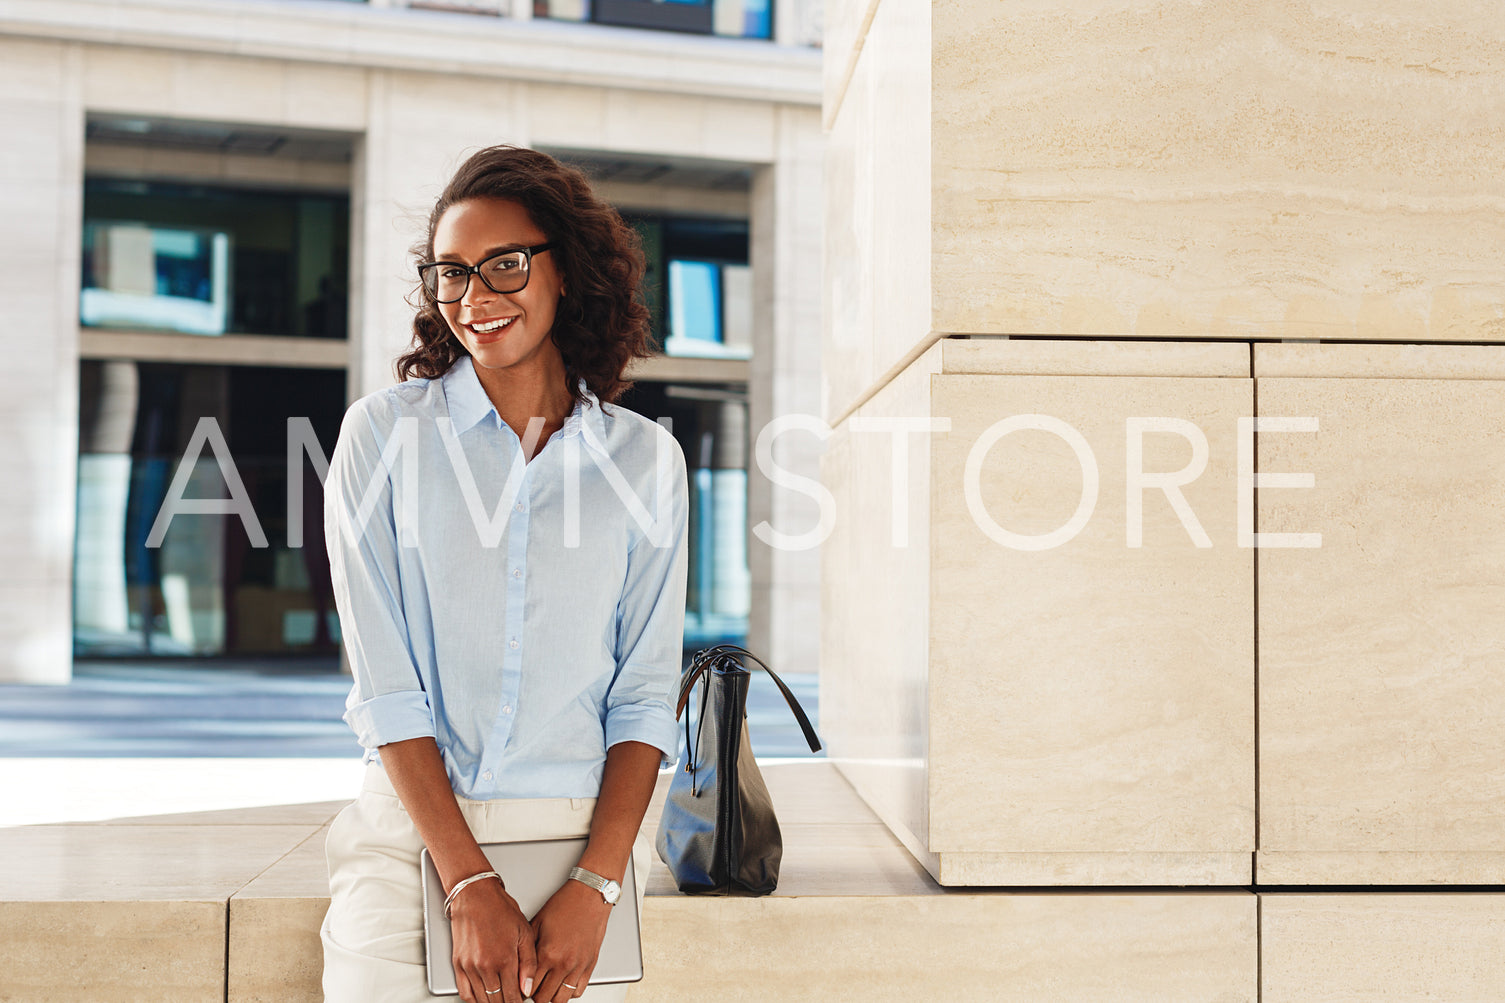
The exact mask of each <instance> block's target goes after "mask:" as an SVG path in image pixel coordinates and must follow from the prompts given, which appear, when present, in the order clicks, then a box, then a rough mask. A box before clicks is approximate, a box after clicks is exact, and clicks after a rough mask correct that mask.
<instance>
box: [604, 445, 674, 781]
mask: <svg viewBox="0 0 1505 1003" xmlns="http://www.w3.org/2000/svg"><path fill="white" fill-rule="evenodd" d="M661 435H662V437H663V439H664V440H667V444H672V449H666V450H665V453H666V454H669V455H670V456H671V459H670V462H669V463H668V464H667V466H668V469H667V470H664V471H662V472H660V473H659V474H658V475H657V480H656V483H657V494H658V498H657V499H656V502H657V504H658V506H659V507H658V508H657V509H655V511H657V512H660V513H662V512H663V511H664V509H663V506H664V505H666V504H667V505H668V506H669V509H668V518H669V521H670V531H669V532H668V534H667V536H666V537H665V538H660V539H659V540H657V541H656V540H655V539H654V538H653V536H651V535H645V536H644V537H643V538H642V539H640V540H638V542H637V543H636V544H635V545H634V546H633V548H632V550H631V552H630V553H629V554H628V555H627V577H626V581H625V584H624V587H623V591H622V600H621V618H620V621H619V624H618V628H617V651H616V656H617V669H616V675H615V677H614V678H613V680H612V684H611V689H610V691H609V692H608V694H607V698H606V745H607V748H610V747H611V746H613V745H616V744H617V743H619V742H629V741H632V742H643V743H645V744H647V745H651V746H653V747H655V748H657V749H659V750H660V751H661V752H662V753H663V754H664V756H663V764H664V765H665V766H669V765H672V763H673V760H674V757H675V756H676V754H677V752H678V748H679V732H678V729H677V728H676V727H675V720H674V704H673V701H674V699H675V697H676V696H677V692H676V691H677V689H678V683H679V674H680V664H681V662H682V659H683V652H684V636H685V589H686V578H687V575H688V572H689V517H690V500H689V485H688V478H687V476H686V473H685V458H684V452H683V451H682V450H681V449H680V448H679V444H678V442H676V441H675V440H674V438H673V437H672V436H670V435H669V433H668V432H664V431H661ZM665 495H667V498H665Z"/></svg>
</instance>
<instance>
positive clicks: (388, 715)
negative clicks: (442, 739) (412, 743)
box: [345, 690, 434, 749]
mask: <svg viewBox="0 0 1505 1003" xmlns="http://www.w3.org/2000/svg"><path fill="white" fill-rule="evenodd" d="M345 723H346V724H348V725H350V727H351V729H353V730H354V731H355V739H356V741H358V742H360V743H361V745H363V746H365V747H366V748H368V749H374V748H376V747H377V746H379V745H386V744H388V743H390V742H402V741H406V740H407V739H410V738H425V737H426V738H433V737H434V713H433V711H431V710H430V709H429V701H428V694H426V693H424V692H423V691H422V690H399V691H398V692H396V693H383V694H382V695H381V696H378V697H372V698H371V699H370V700H365V701H362V702H361V703H358V704H356V705H355V706H353V707H351V708H350V709H349V710H347V711H345Z"/></svg>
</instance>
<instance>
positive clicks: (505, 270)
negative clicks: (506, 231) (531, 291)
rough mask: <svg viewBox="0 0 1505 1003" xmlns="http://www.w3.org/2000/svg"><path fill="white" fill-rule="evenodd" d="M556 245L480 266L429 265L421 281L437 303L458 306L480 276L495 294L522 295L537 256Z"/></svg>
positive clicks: (501, 256)
mask: <svg viewBox="0 0 1505 1003" xmlns="http://www.w3.org/2000/svg"><path fill="white" fill-rule="evenodd" d="M553 246H554V245H553V244H552V243H549V244H538V245H535V246H533V247H520V248H518V249H517V250H515V251H503V252H502V253H501V254H493V255H492V256H491V257H489V258H487V259H486V260H485V261H482V262H481V263H480V264H476V265H462V264H460V263H459V262H458V261H426V262H424V263H423V264H421V265H419V266H418V278H419V279H421V280H422V282H423V288H424V291H425V292H427V293H428V294H429V295H430V296H432V297H433V298H434V301H435V302H436V303H454V302H457V301H458V300H460V299H462V298H463V297H464V296H465V293H466V291H467V290H468V289H469V288H470V277H471V276H472V275H479V276H480V277H481V281H482V282H484V283H486V288H488V289H490V290H491V291H492V292H494V293H520V292H522V291H523V289H524V288H526V287H527V285H528V275H529V274H530V273H531V272H532V270H533V255H535V254H542V253H543V252H544V251H547V250H549V249H550V248H552V247H553Z"/></svg>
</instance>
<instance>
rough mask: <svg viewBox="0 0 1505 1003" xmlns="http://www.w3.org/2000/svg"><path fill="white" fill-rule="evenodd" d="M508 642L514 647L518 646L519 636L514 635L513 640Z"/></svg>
mask: <svg viewBox="0 0 1505 1003" xmlns="http://www.w3.org/2000/svg"><path fill="white" fill-rule="evenodd" d="M507 644H508V645H510V646H511V647H514V648H515V647H517V638H515V637H514V638H513V639H512V640H510V641H508V642H507Z"/></svg>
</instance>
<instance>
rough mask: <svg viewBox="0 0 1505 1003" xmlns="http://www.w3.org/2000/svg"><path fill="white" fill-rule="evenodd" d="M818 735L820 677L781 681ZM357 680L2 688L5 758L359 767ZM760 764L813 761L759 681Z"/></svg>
mask: <svg viewBox="0 0 1505 1003" xmlns="http://www.w3.org/2000/svg"><path fill="white" fill-rule="evenodd" d="M781 678H782V679H783V680H784V681H785V682H786V683H788V684H789V688H790V689H791V690H793V691H794V693H795V695H796V697H798V699H799V701H800V703H801V704H802V705H803V706H804V708H805V712H806V713H807V714H809V716H810V719H811V721H812V722H814V723H815V726H816V728H817V729H819V727H820V718H819V708H818V707H817V705H816V704H817V693H816V690H817V687H816V676H815V675H814V674H813V673H790V674H787V675H781ZM349 692H350V679H349V677H348V676H342V675H339V674H338V673H332V672H330V671H329V669H328V667H327V665H319V664H317V663H315V664H301V665H300V664H298V663H287V662H267V663H260V664H257V663H237V664H234V665H231V664H228V663H220V664H214V663H205V662H197V663H192V664H190V665H184V664H179V665H174V664H172V663H169V662H155V663H146V662H103V661H101V662H87V661H83V660H80V661H79V662H78V663H77V664H76V665H75V667H74V679H73V682H72V683H70V684H69V685H67V686H15V685H0V757H21V758H90V757H112V758H113V757H127V758H159V757H180V756H181V757H230V758H279V759H310V758H329V759H343V758H355V757H358V756H359V755H360V749H359V747H358V746H357V745H356V743H355V739H354V737H353V736H352V735H351V734H350V730H349V728H347V727H346V725H345V723H344V722H343V721H342V720H340V715H341V714H342V713H343V712H344V709H345V697H346V695H347V694H348V693H349ZM748 727H749V730H750V733H751V736H752V743H753V751H754V752H756V753H757V755H758V756H759V757H783V756H805V757H808V756H809V755H810V751H809V749H808V747H807V746H806V745H805V743H804V739H803V737H802V736H801V734H800V730H799V726H798V725H796V724H795V722H794V717H793V716H792V715H791V714H790V713H789V711H788V709H787V708H786V707H785V705H784V701H783V698H782V697H780V696H779V693H778V690H777V688H776V687H775V686H774V685H773V684H772V683H771V682H769V681H768V680H767V679H760V678H758V674H755V676H754V678H753V682H752V687H751V693H750V696H749V701H748Z"/></svg>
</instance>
